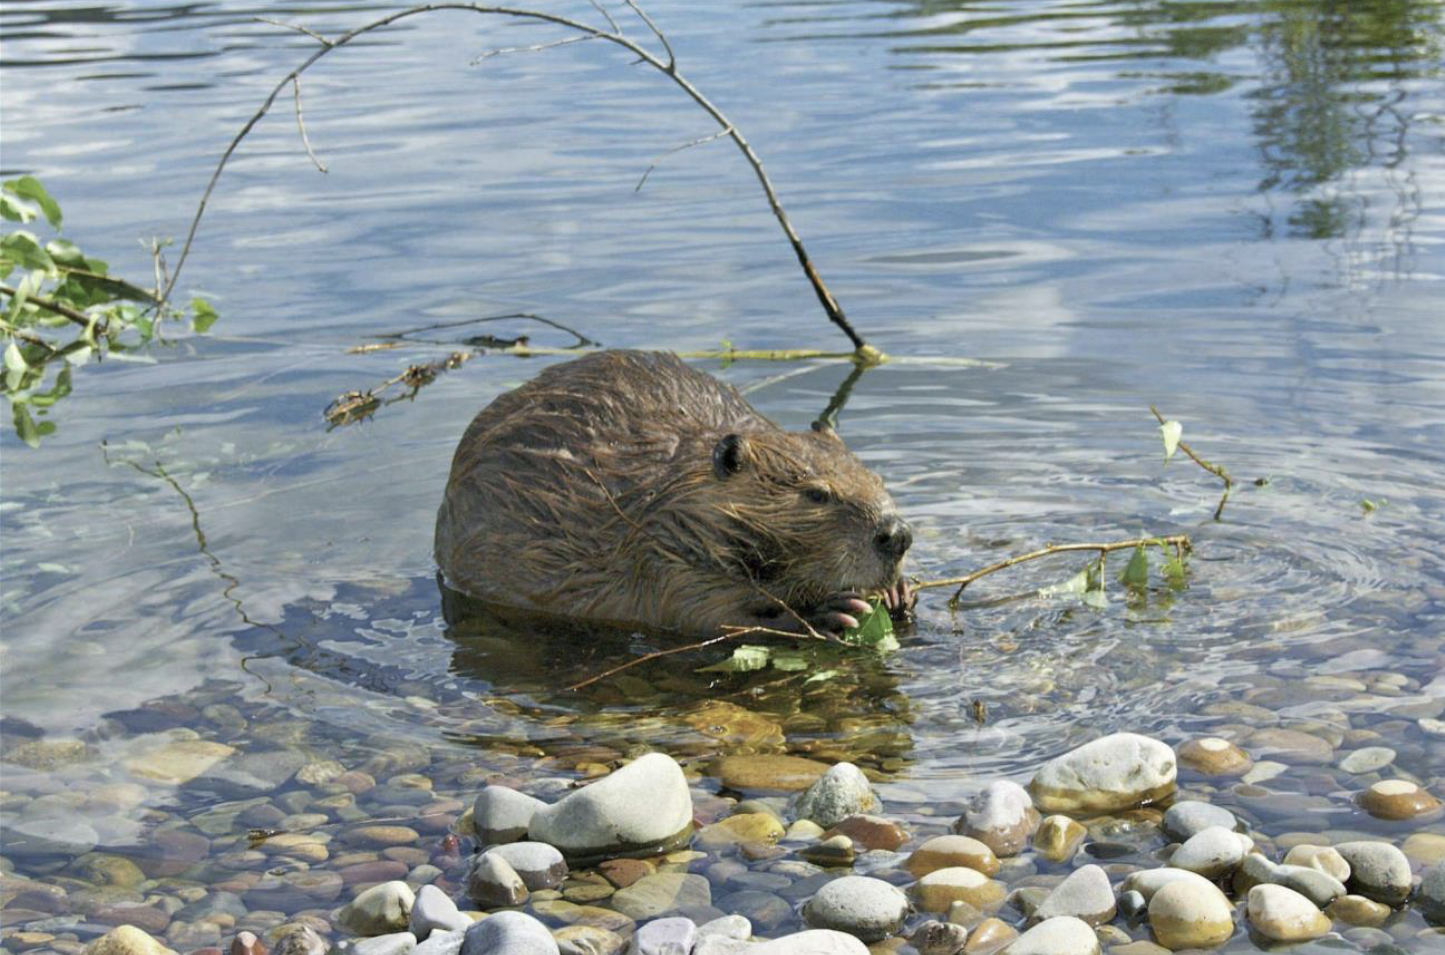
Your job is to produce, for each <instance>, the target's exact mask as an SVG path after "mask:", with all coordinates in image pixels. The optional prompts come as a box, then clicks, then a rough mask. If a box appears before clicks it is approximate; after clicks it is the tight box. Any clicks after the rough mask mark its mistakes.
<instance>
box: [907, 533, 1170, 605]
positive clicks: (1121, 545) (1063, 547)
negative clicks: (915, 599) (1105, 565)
mask: <svg viewBox="0 0 1445 955" xmlns="http://www.w3.org/2000/svg"><path fill="white" fill-rule="evenodd" d="M1166 544H1167V545H1172V546H1173V547H1174V548H1175V549H1176V553H1177V552H1179V551H1180V550H1181V549H1182V550H1188V549H1189V536H1188V535H1187V534H1173V535H1170V536H1168V537H1136V538H1134V539H1133V540H1126V541H1100V542H1098V543H1088V544H1052V545H1050V546H1048V547H1043V548H1040V549H1039V550H1033V551H1029V552H1028V553H1027V554H1018V555H1016V556H1014V557H1010V558H1008V559H1007V560H1001V561H999V562H998V563H996V564H989V565H988V566H987V567H984V568H982V569H980V570H975V571H974V572H973V573H971V574H964V575H963V576H962V577H949V578H947V579H946V580H923V581H919V582H918V583H916V584H914V585H913V589H914V590H932V589H933V588H935V587H957V588H958V590H957V591H956V592H955V593H954V595H953V596H952V597H950V598H949V599H950V601H953V600H957V599H958V598H959V597H960V596H961V595H962V594H963V591H964V589H965V588H966V587H968V585H969V584H971V583H973V582H974V581H975V580H978V579H979V578H980V577H987V576H988V575H989V574H995V573H998V572H999V571H1000V570H1007V569H1008V568H1010V567H1012V566H1014V565H1015V564H1022V563H1023V562H1024V561H1028V560H1038V559H1039V558H1040V557H1052V556H1053V555H1054V554H1070V553H1078V552H1079V551H1090V552H1092V553H1096V554H1099V555H1100V556H1103V555H1104V554H1107V553H1109V552H1110V551H1113V550H1128V549H1130V548H1134V547H1163V546H1165V545H1166Z"/></svg>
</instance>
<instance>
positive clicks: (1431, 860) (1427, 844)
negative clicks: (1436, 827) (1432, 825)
mask: <svg viewBox="0 0 1445 955" xmlns="http://www.w3.org/2000/svg"><path fill="white" fill-rule="evenodd" d="M1400 849H1401V850H1402V851H1403V852H1404V853H1405V856H1406V857H1407V858H1408V859H1409V860H1410V861H1411V862H1414V863H1416V864H1417V865H1420V866H1428V865H1434V864H1435V863H1437V862H1445V835H1440V834H1438V833H1434V832H1416V833H1412V834H1411V835H1410V837H1409V838H1408V839H1406V840H1405V844H1404V845H1402V846H1401V847H1400Z"/></svg>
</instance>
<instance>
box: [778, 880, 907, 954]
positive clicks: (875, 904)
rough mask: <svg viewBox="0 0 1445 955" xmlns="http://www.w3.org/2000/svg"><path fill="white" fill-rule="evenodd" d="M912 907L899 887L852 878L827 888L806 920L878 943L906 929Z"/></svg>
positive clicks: (806, 910) (811, 904) (806, 909)
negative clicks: (904, 923)
mask: <svg viewBox="0 0 1445 955" xmlns="http://www.w3.org/2000/svg"><path fill="white" fill-rule="evenodd" d="M908 908H909V906H908V897H907V896H905V895H904V894H903V893H902V892H901V891H899V890H898V889H897V888H896V887H894V886H892V885H889V884H888V883H887V882H884V881H883V880H881V879H872V878H869V877H867V876H860V875H849V876H844V877H843V878H841V879H837V880H834V881H833V882H829V883H828V884H827V885H825V886H823V888H822V889H820V890H819V891H818V894H817V895H815V896H813V898H812V900H811V901H810V902H809V903H808V904H807V905H806V906H805V907H804V909H803V917H804V918H805V919H806V920H807V922H808V924H809V925H811V926H813V927H814V928H821V929H835V930H837V931H840V932H847V933H848V934H850V935H854V936H856V937H858V938H860V939H862V940H863V941H865V942H877V941H881V940H882V939H885V938H887V937H888V936H890V935H893V934H896V933H897V932H898V930H899V929H900V928H902V927H903V919H904V918H905V917H906V916H907V914H908ZM754 921H756V920H754Z"/></svg>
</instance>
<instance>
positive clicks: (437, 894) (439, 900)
mask: <svg viewBox="0 0 1445 955" xmlns="http://www.w3.org/2000/svg"><path fill="white" fill-rule="evenodd" d="M407 925H408V927H409V928H410V929H411V932H412V934H413V935H415V936H416V937H417V939H418V940H419V941H423V942H424V941H426V940H427V938H428V937H430V935H431V933H432V932H461V931H466V930H467V929H469V928H471V927H472V920H471V919H470V918H468V917H467V916H465V915H463V914H462V913H461V912H460V911H458V910H457V904H456V903H455V902H453V901H452V898H451V896H449V895H447V894H446V893H445V892H443V891H442V890H441V889H439V888H437V887H436V886H434V885H424V886H422V887H421V888H420V889H418V890H417V893H416V901H415V902H413V903H412V905H411V915H410V916H408V918H407Z"/></svg>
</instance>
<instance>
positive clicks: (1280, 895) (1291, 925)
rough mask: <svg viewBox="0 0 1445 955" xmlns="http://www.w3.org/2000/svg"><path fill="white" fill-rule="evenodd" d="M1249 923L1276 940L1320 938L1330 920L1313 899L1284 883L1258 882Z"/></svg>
mask: <svg viewBox="0 0 1445 955" xmlns="http://www.w3.org/2000/svg"><path fill="white" fill-rule="evenodd" d="M1248 914H1249V924H1250V925H1252V926H1253V927H1254V930H1255V931H1256V932H1258V933H1259V934H1261V935H1263V936H1264V937H1265V938H1268V939H1272V940H1274V941H1276V942H1301V941H1305V940H1307V939H1312V938H1319V937H1320V936H1321V935H1324V934H1325V933H1326V932H1328V931H1329V930H1330V920H1329V917H1328V916H1326V915H1325V914H1324V913H1323V912H1321V911H1320V910H1319V909H1318V908H1316V907H1315V904H1314V903H1313V902H1311V901H1310V900H1309V899H1307V898H1305V897H1304V896H1303V895H1300V894H1299V893H1298V892H1296V891H1294V890H1293V889H1287V888H1285V887H1284V886H1282V885H1256V886H1255V887H1254V888H1252V889H1250V890H1249V903H1248Z"/></svg>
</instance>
